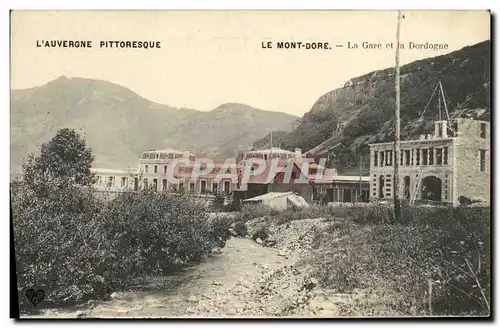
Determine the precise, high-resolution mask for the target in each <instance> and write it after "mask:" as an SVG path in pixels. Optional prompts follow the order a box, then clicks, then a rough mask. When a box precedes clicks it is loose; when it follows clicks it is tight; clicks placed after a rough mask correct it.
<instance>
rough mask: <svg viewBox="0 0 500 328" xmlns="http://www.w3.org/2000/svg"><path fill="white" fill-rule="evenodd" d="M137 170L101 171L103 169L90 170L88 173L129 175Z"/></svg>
mask: <svg viewBox="0 0 500 328" xmlns="http://www.w3.org/2000/svg"><path fill="white" fill-rule="evenodd" d="M132 170H135V171H137V169H135V168H134V169H128V170H117V169H103V168H91V169H90V171H91V172H93V173H106V174H130V173H132V172H131V171H132Z"/></svg>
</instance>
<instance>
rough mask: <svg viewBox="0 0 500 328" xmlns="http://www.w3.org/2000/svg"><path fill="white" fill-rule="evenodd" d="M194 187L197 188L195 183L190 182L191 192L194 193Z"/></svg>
mask: <svg viewBox="0 0 500 328" xmlns="http://www.w3.org/2000/svg"><path fill="white" fill-rule="evenodd" d="M194 187H195V184H194V182H190V183H189V191H191V192H194Z"/></svg>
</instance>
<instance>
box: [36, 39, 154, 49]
mask: <svg viewBox="0 0 500 328" xmlns="http://www.w3.org/2000/svg"><path fill="white" fill-rule="evenodd" d="M36 46H37V48H93V46H94V44H93V42H92V41H90V40H88V41H78V40H36ZM99 48H121V49H126V48H132V49H133V48H136V49H153V48H156V49H160V48H161V42H160V41H137V40H130V41H99Z"/></svg>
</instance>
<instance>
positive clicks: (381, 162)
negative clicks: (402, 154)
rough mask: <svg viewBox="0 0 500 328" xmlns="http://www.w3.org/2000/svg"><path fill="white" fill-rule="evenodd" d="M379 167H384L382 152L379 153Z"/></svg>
mask: <svg viewBox="0 0 500 328" xmlns="http://www.w3.org/2000/svg"><path fill="white" fill-rule="evenodd" d="M380 166H384V152H383V151H381V152H380Z"/></svg>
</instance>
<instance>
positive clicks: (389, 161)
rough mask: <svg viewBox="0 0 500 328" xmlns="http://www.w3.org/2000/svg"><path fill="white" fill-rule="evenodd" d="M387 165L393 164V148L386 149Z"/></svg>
mask: <svg viewBox="0 0 500 328" xmlns="http://www.w3.org/2000/svg"><path fill="white" fill-rule="evenodd" d="M385 165H392V150H386V151H385Z"/></svg>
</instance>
